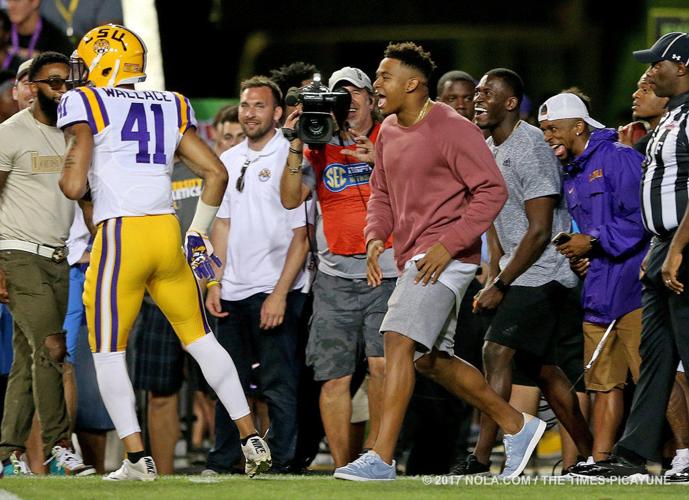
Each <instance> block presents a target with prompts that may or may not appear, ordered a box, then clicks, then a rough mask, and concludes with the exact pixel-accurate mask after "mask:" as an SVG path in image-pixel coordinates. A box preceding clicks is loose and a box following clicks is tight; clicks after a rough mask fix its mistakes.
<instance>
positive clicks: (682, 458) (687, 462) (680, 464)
mask: <svg viewBox="0 0 689 500" xmlns="http://www.w3.org/2000/svg"><path fill="white" fill-rule="evenodd" d="M687 467H689V456H688V455H685V454H681V455H680V454H677V455H675V458H673V459H672V467H671V468H670V469H668V470H666V471H665V475H666V476H673V475H675V474H679V473H680V472H682V471H684V469H686V468H687Z"/></svg>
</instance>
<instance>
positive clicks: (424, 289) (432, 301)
mask: <svg viewBox="0 0 689 500" xmlns="http://www.w3.org/2000/svg"><path fill="white" fill-rule="evenodd" d="M417 273H418V270H417V269H416V266H415V265H412V266H409V267H408V268H407V269H406V270H405V271H404V273H403V274H402V276H400V277H399V278H398V279H397V285H396V286H395V291H394V292H392V295H391V296H390V300H389V301H388V312H387V314H386V315H385V318H384V319H383V323H382V324H381V325H380V331H381V333H384V332H397V333H401V334H402V335H404V336H405V337H409V338H410V339H412V340H415V341H416V351H417V352H416V355H415V359H419V358H420V357H421V356H423V355H424V354H426V353H427V352H428V351H430V350H431V349H432V348H434V347H435V348H436V349H437V350H439V351H444V352H447V353H450V354H454V344H455V332H456V330H457V313H458V310H457V296H456V295H455V294H454V292H453V291H452V290H450V289H449V288H448V287H447V286H445V285H443V284H442V283H440V282H439V281H438V282H436V283H432V284H431V283H429V284H428V285H426V286H423V284H422V283H420V282H419V283H414V278H415V277H416V275H417ZM467 284H468V283H467ZM463 290H466V287H464V288H463Z"/></svg>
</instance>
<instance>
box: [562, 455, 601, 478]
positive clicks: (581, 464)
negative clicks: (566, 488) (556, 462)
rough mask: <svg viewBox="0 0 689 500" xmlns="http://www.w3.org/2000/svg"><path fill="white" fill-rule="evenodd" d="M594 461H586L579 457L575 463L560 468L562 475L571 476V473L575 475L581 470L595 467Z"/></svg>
mask: <svg viewBox="0 0 689 500" xmlns="http://www.w3.org/2000/svg"><path fill="white" fill-rule="evenodd" d="M596 465H597V464H596V463H595V462H594V463H588V462H587V461H586V459H585V458H583V459H579V460H578V461H577V463H575V464H574V465H570V466H569V467H567V468H565V469H562V475H563V476H571V475H576V474H580V473H581V472H583V471H587V470H589V469H591V468H592V467H596Z"/></svg>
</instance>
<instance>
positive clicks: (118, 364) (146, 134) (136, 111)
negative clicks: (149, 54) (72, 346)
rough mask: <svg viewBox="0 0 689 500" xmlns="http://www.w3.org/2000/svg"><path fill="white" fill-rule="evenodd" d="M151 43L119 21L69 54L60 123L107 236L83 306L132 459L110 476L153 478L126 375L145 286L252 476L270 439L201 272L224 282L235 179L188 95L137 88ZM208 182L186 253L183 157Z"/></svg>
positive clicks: (100, 242)
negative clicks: (181, 213) (222, 246)
mask: <svg viewBox="0 0 689 500" xmlns="http://www.w3.org/2000/svg"><path fill="white" fill-rule="evenodd" d="M145 66H146V47H145V45H144V43H143V41H142V40H141V39H140V38H139V37H138V36H137V35H136V34H135V33H133V32H132V31H130V30H128V29H127V28H124V27H122V26H117V25H112V24H109V25H106V26H100V27H98V28H94V29H93V30H91V31H89V32H88V33H87V34H86V35H84V37H83V38H82V39H81V41H80V43H79V46H78V47H77V50H76V51H75V53H74V54H73V55H72V59H71V60H70V81H69V82H68V83H71V85H72V86H74V87H75V88H74V89H73V90H71V91H69V92H67V93H66V94H65V95H64V96H63V98H62V100H61V102H60V105H59V108H58V123H57V125H58V127H60V128H62V129H63V130H64V133H65V137H66V138H67V140H68V145H67V153H66V155H65V165H64V171H63V174H62V178H61V180H60V187H61V189H62V191H63V192H64V194H65V195H66V196H67V197H68V198H71V199H80V198H82V197H84V196H85V195H87V193H90V196H91V198H92V200H93V204H94V213H93V219H94V220H93V222H94V224H96V225H97V226H98V231H97V234H96V237H95V240H94V244H93V252H92V254H91V265H90V267H89V269H88V271H87V272H86V282H85V285H84V305H85V306H86V313H87V322H88V328H89V342H90V345H91V350H92V351H93V359H94V364H95V367H96V374H97V378H98V387H99V389H100V393H101V396H102V398H103V402H104V403H105V406H106V408H107V409H108V413H109V414H110V417H111V419H112V421H113V423H114V424H115V427H116V429H117V433H118V435H119V437H120V438H121V439H122V440H123V442H124V446H125V448H126V451H127V458H126V459H125V460H124V462H123V464H122V467H121V468H120V469H119V470H117V471H115V472H113V473H111V474H109V475H107V476H105V477H104V478H105V479H111V480H127V479H129V480H132V479H133V480H153V479H155V477H156V475H157V473H156V468H155V464H154V463H153V459H152V458H151V457H150V456H144V455H145V453H144V446H143V441H142V439H141V431H140V427H139V424H138V421H137V418H136V412H135V407H134V392H133V390H132V385H131V381H130V380H129V377H128V374H127V367H126V363H125V349H126V346H127V336H128V334H129V331H130V330H131V327H132V324H133V322H134V320H135V318H136V315H137V313H138V311H139V308H140V307H141V301H142V298H143V294H144V290H145V289H147V290H148V292H149V293H150V295H151V297H152V298H153V300H155V302H156V303H157V305H158V306H159V307H160V309H161V310H162V311H163V313H164V314H165V316H166V317H167V319H168V321H169V322H170V323H171V325H172V326H173V328H174V329H175V332H176V334H177V336H178V337H179V338H180V340H181V341H182V343H183V344H184V346H185V348H186V349H187V351H189V353H190V354H191V355H192V356H193V357H194V358H195V359H196V361H197V362H198V363H199V365H200V366H201V369H202V371H203V374H204V376H205V378H206V380H207V381H208V383H209V384H210V385H211V387H213V389H214V390H215V392H216V393H217V394H218V398H219V399H220V401H221V402H222V404H223V405H225V408H227V410H228V412H229V414H230V416H231V417H232V419H233V420H234V422H235V424H236V425H237V428H238V429H239V433H240V436H241V438H242V450H243V451H244V455H245V457H246V472H247V474H248V475H249V476H253V475H255V474H257V473H259V472H265V471H266V470H268V469H269V468H270V465H271V457H270V451H269V449H268V446H267V444H266V443H265V441H264V440H263V439H262V438H261V437H259V436H258V435H257V433H256V429H255V427H254V424H253V420H252V417H251V413H250V410H249V407H248V405H247V402H246V398H245V396H244V392H243V391H242V387H241V385H240V382H239V378H238V376H237V370H236V369H235V366H234V363H233V362H232V359H231V358H230V356H229V355H228V354H227V352H226V351H225V350H224V349H223V348H222V347H221V346H220V344H219V343H218V342H217V340H216V338H215V336H214V335H213V334H212V332H211V330H210V328H209V326H208V322H207V320H206V315H205V311H204V308H203V300H202V294H201V290H200V288H199V286H198V284H197V282H196V279H195V277H194V274H196V277H198V278H199V279H206V280H208V282H207V284H206V286H207V287H210V286H219V284H218V282H217V281H216V280H215V278H214V274H213V270H212V267H211V265H210V264H211V262H210V260H211V259H214V260H217V257H215V256H214V255H213V248H212V247H211V246H210V243H209V242H208V240H207V237H206V233H207V231H208V227H209V226H210V224H211V222H212V221H213V219H214V217H215V214H216V212H217V210H218V207H219V205H220V202H221V200H222V197H223V194H224V192H225V188H226V185H227V173H226V170H225V167H224V166H223V164H222V163H221V162H220V160H219V159H218V157H217V156H216V155H215V154H214V153H213V151H212V150H211V149H210V148H209V147H208V146H207V145H206V143H205V142H203V140H202V139H200V138H199V137H198V135H197V134H196V120H195V117H194V112H193V109H192V108H191V105H190V104H189V101H188V100H187V99H186V98H185V97H184V96H182V95H180V94H176V93H172V92H164V91H137V90H135V89H134V84H135V83H136V82H140V81H143V80H144V79H145V78H146V74H145ZM175 152H176V154H177V155H179V157H180V158H182V159H183V161H184V162H185V163H186V164H187V165H188V166H189V168H191V170H192V171H193V172H194V173H195V174H197V175H198V176H199V177H201V178H203V179H204V187H203V191H202V193H201V197H200V199H199V202H198V206H197V209H196V214H195V216H194V219H193V221H192V223H191V226H190V229H189V231H188V232H187V235H186V242H185V248H186V251H187V259H188V261H189V262H187V259H185V256H184V252H183V251H182V242H181V236H180V229H179V222H178V220H177V218H176V217H175V211H174V208H173V205H172V189H171V182H170V174H171V171H172V167H173V156H174V155H175Z"/></svg>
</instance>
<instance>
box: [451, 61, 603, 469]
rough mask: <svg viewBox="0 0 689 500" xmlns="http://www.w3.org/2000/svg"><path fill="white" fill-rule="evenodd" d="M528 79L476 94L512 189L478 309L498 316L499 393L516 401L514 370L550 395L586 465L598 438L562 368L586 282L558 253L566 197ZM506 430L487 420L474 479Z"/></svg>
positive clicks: (492, 360)
mask: <svg viewBox="0 0 689 500" xmlns="http://www.w3.org/2000/svg"><path fill="white" fill-rule="evenodd" d="M523 95H524V85H523V82H522V80H521V78H520V77H519V76H518V75H517V74H516V73H515V72H513V71H511V70H509V69H505V68H498V69H494V70H491V71H489V72H488V73H486V74H485V75H484V76H483V77H482V78H481V80H480V82H479V84H478V85H477V87H476V94H475V99H474V104H475V110H476V118H475V120H476V123H477V125H478V126H479V127H480V128H482V129H483V130H488V131H489V132H490V137H489V138H488V139H487V144H488V146H489V147H490V149H491V150H492V151H493V154H494V155H495V160H496V162H497V164H498V167H499V168H500V172H502V175H503V177H504V179H505V182H506V184H507V188H508V192H509V197H508V199H507V203H505V206H504V207H503V209H502V210H501V211H500V213H499V214H498V216H497V217H496V219H495V221H494V222H493V225H492V227H491V230H490V231H489V233H488V237H489V240H492V241H491V243H492V244H491V245H489V248H490V249H491V255H490V271H489V277H488V279H487V280H486V286H485V287H484V288H483V290H481V291H480V292H479V294H478V295H477V296H476V305H475V308H474V309H475V310H476V311H478V312H490V311H495V316H494V317H493V318H492V321H491V325H490V327H489V328H488V332H487V333H486V342H485V344H484V346H483V364H484V371H485V374H486V378H487V379H488V382H489V384H490V385H491V387H492V388H493V389H494V390H495V391H496V392H498V394H500V395H501V396H502V397H503V398H505V400H509V396H510V392H511V387H512V363H513V360H514V363H515V364H516V365H517V366H518V367H519V369H520V370H521V371H522V372H523V373H525V374H527V375H528V376H529V378H530V379H531V380H533V381H534V382H536V384H537V385H538V386H539V388H540V389H541V392H542V393H543V395H544V396H545V398H546V400H547V401H548V403H549V404H550V406H551V407H552V408H553V411H554V412H555V414H556V416H557V417H558V419H559V420H560V422H561V423H562V425H563V426H564V427H565V428H566V429H567V431H568V432H569V433H570V435H572V436H573V439H574V441H575V443H576V445H577V448H578V449H579V453H581V454H582V455H583V456H589V455H590V453H591V444H592V437H591V433H590V431H589V429H588V425H587V424H586V421H585V420H584V417H583V415H582V414H581V410H580V408H579V403H578V400H577V398H576V395H575V393H574V392H573V391H571V390H570V387H571V382H570V381H569V380H568V378H567V376H566V375H565V373H564V372H563V371H562V369H561V368H560V367H559V366H558V361H559V360H558V353H557V349H558V347H559V346H558V335H559V333H560V332H561V331H572V330H574V331H581V330H580V328H581V327H580V325H581V308H580V307H579V298H578V296H577V289H576V285H577V282H578V280H577V278H576V276H575V275H574V273H572V271H571V270H570V269H569V266H568V263H567V259H565V258H564V257H562V256H561V255H558V254H557V252H556V251H555V249H554V248H553V247H552V246H550V245H549V243H550V240H551V238H552V237H553V236H554V235H556V234H557V233H559V232H560V231H568V230H569V229H570V228H571V219H570V218H569V215H568V214H567V209H566V207H565V204H564V199H563V197H562V180H561V174H560V167H559V165H558V162H557V159H556V158H555V156H554V155H553V153H552V151H551V150H550V149H549V148H548V147H547V146H546V145H545V144H544V143H543V135H542V134H541V132H540V131H539V130H538V129H537V128H536V127H534V126H532V125H530V124H528V123H526V122H524V121H522V120H521V119H520V115H519V105H520V103H521V100H522V98H523ZM496 433H497V427H496V426H495V424H494V423H493V422H492V421H491V419H490V418H489V417H488V416H487V415H482V416H481V434H480V436H479V441H478V443H477V445H476V449H475V450H474V456H473V457H472V456H471V455H470V456H469V457H468V458H467V467H466V471H465V474H479V473H485V472H488V471H489V467H490V453H491V449H492V448H493V443H494V442H495V437H496Z"/></svg>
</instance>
